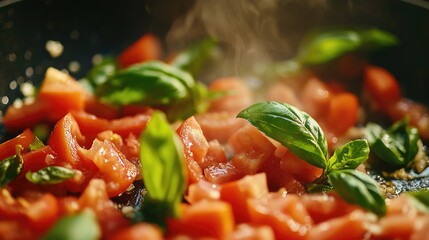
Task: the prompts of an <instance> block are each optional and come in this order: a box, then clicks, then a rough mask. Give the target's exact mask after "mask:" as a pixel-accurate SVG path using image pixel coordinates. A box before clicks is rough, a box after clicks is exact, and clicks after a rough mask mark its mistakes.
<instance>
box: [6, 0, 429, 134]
mask: <svg viewBox="0 0 429 240" xmlns="http://www.w3.org/2000/svg"><path fill="white" fill-rule="evenodd" d="M279 2H280V4H279V7H278V11H276V13H275V14H277V18H278V21H279V26H280V27H281V31H282V34H284V35H285V36H287V37H288V38H289V41H290V44H291V45H292V46H295V45H297V44H298V42H299V41H300V40H301V39H302V37H303V35H304V34H305V33H306V32H307V31H309V30H311V29H313V28H315V27H324V26H332V25H344V26H346V25H355V26H364V27H365V26H368V27H379V28H381V29H384V30H387V31H390V32H392V33H393V34H395V35H396V36H397V37H398V38H399V39H400V45H399V46H398V47H395V48H393V49H391V50H389V51H388V52H384V53H383V54H382V55H376V56H374V59H373V60H372V61H373V62H374V63H376V64H378V65H381V66H384V67H386V68H388V69H389V70H390V71H391V72H392V73H394V75H395V76H396V77H397V78H398V80H399V81H400V83H401V84H402V87H403V93H404V95H406V96H407V97H409V98H412V99H414V100H417V101H421V102H423V103H425V104H426V105H429V94H428V92H429V91H428V90H429V59H428V56H429V10H428V9H424V8H421V7H417V6H414V5H411V4H409V3H405V2H402V1H400V0H377V1H375V0H360V1H350V0H349V1H346V0H338V1H335V0H333V1H320V0H319V1H316V0H312V1H302V0H279ZM304 2H305V3H304ZM309 2H312V4H309ZM316 2H324V4H316ZM5 3H7V1H0V5H1V4H3V5H4V4H5ZM192 3H193V1H192V0H181V1H179V0H176V1H174V0H158V1H157V0H141V1H138V0H128V1H109V0H106V1H101V0H96V1H60V0H22V1H19V2H16V3H13V4H9V5H7V6H2V7H0V112H1V111H4V110H5V109H6V106H7V104H10V103H11V102H13V100H14V99H15V98H16V97H19V96H20V95H19V94H20V93H19V90H18V88H17V89H14V90H11V89H10V88H9V83H10V82H11V81H14V80H15V81H17V82H18V83H21V82H33V83H35V84H37V83H40V81H41V80H42V78H43V74H44V72H45V70H46V68H48V67H49V66H53V67H56V68H58V69H64V68H67V67H68V64H69V63H70V62H71V61H78V62H79V63H80V66H81V67H80V70H79V71H78V72H76V73H73V74H72V75H73V76H74V77H76V78H80V77H82V76H83V75H84V74H85V73H86V71H87V70H88V68H89V67H90V66H91V59H92V57H93V56H94V54H117V53H118V52H120V51H121V50H122V49H123V48H124V47H125V46H127V45H128V44H130V43H131V42H133V41H134V40H136V39H137V38H138V37H139V36H141V35H142V34H143V33H146V32H152V33H155V34H156V35H158V36H160V37H163V36H165V34H166V33H167V31H168V29H169V28H170V26H171V24H172V23H173V21H174V20H175V19H177V18H179V17H180V16H183V15H184V14H186V13H187V11H188V10H189V8H190V7H191V6H192ZM213 21H216V19H213ZM76 33H78V34H76ZM48 40H56V41H60V42H61V43H62V44H63V45H64V52H63V54H62V55H61V56H60V57H58V58H52V57H50V55H49V54H48V53H47V51H46V49H45V43H46V41H48ZM292 49H293V48H292ZM30 53H31V54H30ZM291 54H293V53H291ZM28 68H31V69H30V70H32V71H33V74H32V75H29V76H27V75H26V70H27V71H28ZM5 96H6V97H7V99H8V101H7V104H3V103H2V101H5V102H6V98H4V97H5ZM0 116H1V115H0ZM3 131H4V129H2V127H1V126H0V136H3V134H2V133H3ZM3 139H4V137H0V142H1V141H2V140H3Z"/></svg>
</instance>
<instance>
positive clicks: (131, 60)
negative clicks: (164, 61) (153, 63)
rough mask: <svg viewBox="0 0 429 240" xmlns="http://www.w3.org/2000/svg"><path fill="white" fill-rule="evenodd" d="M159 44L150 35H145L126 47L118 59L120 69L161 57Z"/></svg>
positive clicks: (155, 38) (156, 39) (157, 40)
mask: <svg viewBox="0 0 429 240" xmlns="http://www.w3.org/2000/svg"><path fill="white" fill-rule="evenodd" d="M161 52H162V50H161V43H160V41H159V39H158V38H157V37H155V36H154V35H152V34H149V33H148V34H145V35H143V36H142V37H141V38H139V39H138V40H137V41H135V42H134V43H133V44H131V45H130V46H128V47H127V48H126V49H125V50H124V51H123V52H122V53H121V54H120V55H119V57H118V60H119V63H120V65H121V67H122V68H126V67H128V66H130V65H133V64H136V63H141V62H145V61H149V60H157V59H160V57H161Z"/></svg>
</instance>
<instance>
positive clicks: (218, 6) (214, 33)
mask: <svg viewBox="0 0 429 240" xmlns="http://www.w3.org/2000/svg"><path fill="white" fill-rule="evenodd" d="M277 14H278V0H232V1H231V0H202V1H195V5H194V6H193V8H192V9H191V10H190V11H189V13H188V14H187V15H186V16H185V17H184V18H182V19H179V20H178V21H176V22H175V23H174V25H173V27H172V29H171V31H170V32H169V33H168V35H167V45H168V46H169V47H170V48H171V49H181V48H183V47H184V46H186V45H187V44H189V43H191V42H193V41H195V40H198V39H200V38H202V37H204V36H210V37H213V38H215V39H217V40H218V41H220V43H221V45H222V46H223V47H224V50H225V52H226V55H225V56H224V57H223V58H222V61H221V62H222V64H221V66H217V69H216V75H218V76H212V77H220V76H222V75H223V76H225V75H238V76H240V75H241V76H242V75H243V74H245V73H248V74H254V73H257V72H258V71H259V70H260V69H258V68H259V66H262V65H265V64H267V63H269V62H270V61H272V58H273V53H276V54H284V55H286V54H287V53H288V51H289V50H290V49H289V47H288V45H287V42H286V40H285V39H284V37H281V36H280V34H279V28H278V26H277V17H276V16H277Z"/></svg>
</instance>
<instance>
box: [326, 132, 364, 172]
mask: <svg viewBox="0 0 429 240" xmlns="http://www.w3.org/2000/svg"><path fill="white" fill-rule="evenodd" d="M368 156H369V146H368V142H367V140H364V139H358V140H354V141H351V142H348V143H347V144H345V145H343V146H341V147H339V148H337V149H336V150H335V152H334V155H332V157H331V158H330V159H329V161H328V168H327V170H326V174H329V173H330V172H332V171H337V170H343V169H355V168H357V167H358V166H359V165H360V164H361V163H363V162H364V161H366V160H367V159H368Z"/></svg>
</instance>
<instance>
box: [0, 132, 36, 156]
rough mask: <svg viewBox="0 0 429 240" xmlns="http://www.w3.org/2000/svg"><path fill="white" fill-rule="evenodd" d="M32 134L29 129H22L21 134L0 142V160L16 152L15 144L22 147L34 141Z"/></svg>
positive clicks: (26, 146) (25, 147)
mask: <svg viewBox="0 0 429 240" xmlns="http://www.w3.org/2000/svg"><path fill="white" fill-rule="evenodd" d="M34 138H35V137H34V134H33V132H32V131H31V130H30V129H26V130H24V132H22V133H21V134H19V135H18V136H16V137H15V138H12V139H10V140H8V141H6V142H4V143H2V144H0V161H1V160H3V159H5V158H7V157H10V156H13V155H15V154H16V145H21V146H22V147H23V148H24V149H27V148H28V146H29V145H30V144H31V143H32V142H33V141H34Z"/></svg>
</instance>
